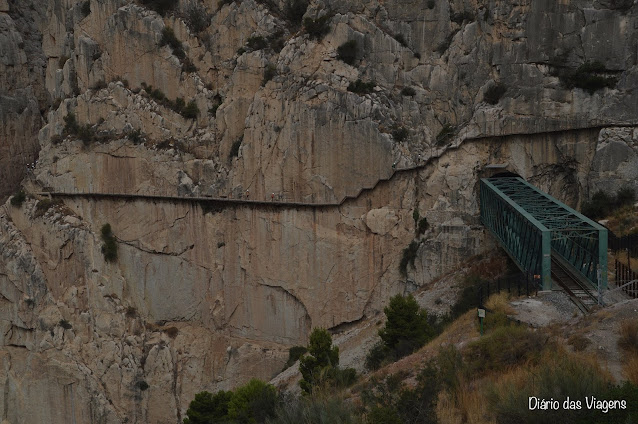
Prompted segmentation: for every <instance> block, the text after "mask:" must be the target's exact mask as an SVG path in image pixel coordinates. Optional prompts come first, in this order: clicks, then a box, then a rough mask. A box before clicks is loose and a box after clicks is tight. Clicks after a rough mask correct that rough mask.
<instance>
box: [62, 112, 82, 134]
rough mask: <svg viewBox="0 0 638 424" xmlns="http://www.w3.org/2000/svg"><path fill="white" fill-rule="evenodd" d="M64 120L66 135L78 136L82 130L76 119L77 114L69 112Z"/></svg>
mask: <svg viewBox="0 0 638 424" xmlns="http://www.w3.org/2000/svg"><path fill="white" fill-rule="evenodd" d="M63 119H64V134H65V135H76V134H77V133H78V129H79V128H80V126H79V125H78V122H77V120H76V119H75V114H74V113H73V112H69V113H68V114H67V115H66V116H65V117H64V118H63Z"/></svg>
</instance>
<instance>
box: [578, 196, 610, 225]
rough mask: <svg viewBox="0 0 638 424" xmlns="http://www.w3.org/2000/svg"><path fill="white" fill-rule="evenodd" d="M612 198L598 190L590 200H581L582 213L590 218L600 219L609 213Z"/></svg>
mask: <svg viewBox="0 0 638 424" xmlns="http://www.w3.org/2000/svg"><path fill="white" fill-rule="evenodd" d="M613 205H614V199H613V198H612V197H611V196H609V195H608V194H607V193H605V192H604V191H602V190H598V191H597V192H596V193H594V195H593V196H592V198H591V200H589V201H585V202H583V206H582V208H581V210H582V212H583V215H586V216H588V217H589V218H591V219H594V220H596V219H602V218H604V217H606V216H607V215H609V214H610V213H611V210H612V209H613Z"/></svg>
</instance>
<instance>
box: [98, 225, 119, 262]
mask: <svg viewBox="0 0 638 424" xmlns="http://www.w3.org/2000/svg"><path fill="white" fill-rule="evenodd" d="M101 234H102V241H103V242H104V244H103V245H102V254H103V255H104V260H105V261H106V262H115V261H116V260H117V243H116V239H115V236H114V235H113V232H112V230H111V224H104V225H103V226H102V229H101Z"/></svg>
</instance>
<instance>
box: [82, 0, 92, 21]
mask: <svg viewBox="0 0 638 424" xmlns="http://www.w3.org/2000/svg"><path fill="white" fill-rule="evenodd" d="M80 11H81V12H82V15H83V16H84V17H86V16H89V15H90V14H91V1H90V0H86V1H85V2H84V3H82V6H80Z"/></svg>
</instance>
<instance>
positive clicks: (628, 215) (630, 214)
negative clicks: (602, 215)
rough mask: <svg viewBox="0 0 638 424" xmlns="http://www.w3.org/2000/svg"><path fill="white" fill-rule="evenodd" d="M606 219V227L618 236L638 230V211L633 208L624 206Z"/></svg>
mask: <svg viewBox="0 0 638 424" xmlns="http://www.w3.org/2000/svg"><path fill="white" fill-rule="evenodd" d="M608 219H609V221H608V222H607V227H608V228H610V229H611V230H612V231H613V232H614V233H615V234H616V235H618V236H624V235H627V234H629V233H631V232H633V231H637V230H638V211H636V208H634V207H633V206H625V207H623V208H620V209H618V210H616V211H615V212H614V213H613V214H612V215H611V216H610V217H608Z"/></svg>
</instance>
